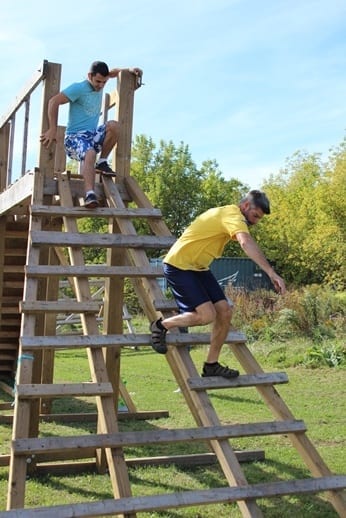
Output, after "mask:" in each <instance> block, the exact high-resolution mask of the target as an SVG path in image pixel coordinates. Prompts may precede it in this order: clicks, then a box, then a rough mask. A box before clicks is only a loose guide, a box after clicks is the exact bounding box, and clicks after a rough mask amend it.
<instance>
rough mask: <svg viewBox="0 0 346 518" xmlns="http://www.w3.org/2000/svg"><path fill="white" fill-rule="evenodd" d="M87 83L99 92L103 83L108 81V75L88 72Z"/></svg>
mask: <svg viewBox="0 0 346 518" xmlns="http://www.w3.org/2000/svg"><path fill="white" fill-rule="evenodd" d="M88 79H89V83H90V84H91V86H92V87H93V89H94V90H96V92H99V91H100V90H102V88H103V87H104V86H105V84H106V83H107V81H108V77H105V76H101V74H99V73H97V74H95V75H92V74H88Z"/></svg>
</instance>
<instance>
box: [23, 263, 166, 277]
mask: <svg viewBox="0 0 346 518" xmlns="http://www.w3.org/2000/svg"><path fill="white" fill-rule="evenodd" d="M25 272H26V275H28V276H29V277H45V276H58V277H162V276H163V269H162V268H160V267H154V266H152V267H151V266H147V267H145V266H141V267H137V266H107V265H83V266H48V265H38V266H36V265H34V266H30V265H29V266H26V267H25Z"/></svg>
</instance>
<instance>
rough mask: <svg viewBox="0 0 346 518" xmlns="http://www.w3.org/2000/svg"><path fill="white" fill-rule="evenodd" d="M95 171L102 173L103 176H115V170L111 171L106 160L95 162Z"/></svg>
mask: <svg viewBox="0 0 346 518" xmlns="http://www.w3.org/2000/svg"><path fill="white" fill-rule="evenodd" d="M95 171H97V172H98V173H101V174H104V175H105V176H116V172H115V171H113V169H112V168H111V167H110V166H109V165H108V162H107V161H106V160H105V161H104V162H100V163H99V164H96V165H95Z"/></svg>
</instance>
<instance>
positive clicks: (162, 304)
mask: <svg viewBox="0 0 346 518" xmlns="http://www.w3.org/2000/svg"><path fill="white" fill-rule="evenodd" d="M154 308H155V309H156V311H177V309H178V306H177V304H176V302H175V300H173V299H172V300H169V299H162V300H154Z"/></svg>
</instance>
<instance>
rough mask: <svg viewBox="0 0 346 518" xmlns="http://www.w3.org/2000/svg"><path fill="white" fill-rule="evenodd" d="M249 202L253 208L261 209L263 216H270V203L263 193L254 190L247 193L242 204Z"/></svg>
mask: <svg viewBox="0 0 346 518" xmlns="http://www.w3.org/2000/svg"><path fill="white" fill-rule="evenodd" d="M244 201H249V202H250V203H251V204H252V205H254V206H255V207H258V208H260V209H262V211H263V213H264V214H270V203H269V200H268V198H267V195H266V193H265V192H262V191H257V190H256V189H254V190H252V191H249V192H248V193H247V195H246V196H245V198H243V199H242V202H244Z"/></svg>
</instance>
